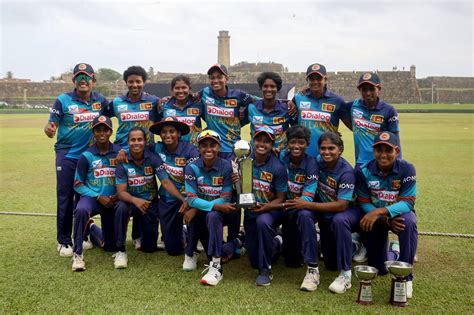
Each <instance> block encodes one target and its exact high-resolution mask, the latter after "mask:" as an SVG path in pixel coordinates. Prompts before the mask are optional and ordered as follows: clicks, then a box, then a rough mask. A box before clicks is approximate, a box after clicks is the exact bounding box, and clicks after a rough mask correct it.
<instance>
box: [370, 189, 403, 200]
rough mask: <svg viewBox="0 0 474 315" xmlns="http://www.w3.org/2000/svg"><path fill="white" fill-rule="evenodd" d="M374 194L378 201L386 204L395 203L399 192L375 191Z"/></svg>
mask: <svg viewBox="0 0 474 315" xmlns="http://www.w3.org/2000/svg"><path fill="white" fill-rule="evenodd" d="M372 194H373V195H375V197H376V198H377V199H378V200H381V201H385V202H395V201H397V198H398V191H386V190H376V191H374V190H373V191H372Z"/></svg>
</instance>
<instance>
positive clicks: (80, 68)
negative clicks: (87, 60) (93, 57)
mask: <svg viewBox="0 0 474 315" xmlns="http://www.w3.org/2000/svg"><path fill="white" fill-rule="evenodd" d="M78 68H79V70H86V68H87V66H86V65H85V64H84V63H81V64H80V65H79V67H78Z"/></svg>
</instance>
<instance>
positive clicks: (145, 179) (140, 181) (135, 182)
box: [128, 176, 153, 187]
mask: <svg viewBox="0 0 474 315" xmlns="http://www.w3.org/2000/svg"><path fill="white" fill-rule="evenodd" d="M152 179H153V176H138V177H133V178H129V179H128V186H130V187H137V186H143V185H146V184H148V183H150V182H151V181H152Z"/></svg>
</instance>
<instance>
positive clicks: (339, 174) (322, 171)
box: [316, 156, 355, 218]
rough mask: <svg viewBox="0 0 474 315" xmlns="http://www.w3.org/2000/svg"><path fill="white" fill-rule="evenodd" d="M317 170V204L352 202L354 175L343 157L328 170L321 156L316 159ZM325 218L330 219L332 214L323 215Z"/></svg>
mask: <svg viewBox="0 0 474 315" xmlns="http://www.w3.org/2000/svg"><path fill="white" fill-rule="evenodd" d="M316 161H317V163H318V168H319V176H318V189H317V190H316V200H317V201H319V202H333V201H337V200H347V201H349V202H351V203H352V201H353V200H354V190H355V174H354V169H353V168H352V166H351V165H350V164H349V162H347V161H346V160H345V159H344V158H343V157H339V158H338V160H337V162H336V165H335V166H334V168H333V169H332V170H328V169H327V167H326V163H325V162H324V161H323V159H322V158H321V156H318V157H317V158H316ZM323 215H324V217H325V218H332V217H333V216H334V215H335V214H334V213H328V212H326V213H324V214H323Z"/></svg>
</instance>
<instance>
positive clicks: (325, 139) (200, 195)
mask: <svg viewBox="0 0 474 315" xmlns="http://www.w3.org/2000/svg"><path fill="white" fill-rule="evenodd" d="M207 74H208V78H209V85H208V86H207V87H205V88H203V89H202V90H200V91H192V86H191V82H190V79H189V77H187V76H186V75H179V76H176V77H175V78H173V80H172V81H171V96H169V97H164V98H162V99H160V98H158V97H157V96H154V95H151V94H148V93H146V92H145V91H144V86H145V84H146V81H147V73H146V71H145V70H144V69H143V68H142V67H140V66H131V67H129V68H128V69H127V70H125V71H124V73H123V80H124V81H125V82H126V85H127V88H128V91H127V93H126V94H124V95H122V96H118V97H116V98H114V99H113V100H112V101H108V100H107V99H106V98H105V97H104V96H103V95H101V94H100V93H97V92H96V91H94V85H95V83H96V75H95V73H94V70H93V68H92V67H91V66H90V65H89V64H86V63H80V64H78V65H76V66H75V68H74V70H73V79H72V80H73V83H74V85H75V88H74V90H72V91H70V92H67V93H64V94H61V95H59V96H58V98H57V99H56V101H55V103H54V106H53V108H52V109H51V114H50V117H49V120H48V122H47V124H46V126H45V128H44V132H45V134H46V135H47V136H48V137H49V138H53V137H54V136H55V135H57V141H56V144H55V152H56V177H57V241H58V246H57V250H58V252H59V255H60V256H62V257H72V270H73V271H82V270H85V269H86V268H85V261H84V255H83V252H84V251H85V250H87V249H90V248H92V247H94V246H95V247H100V248H103V250H105V251H108V252H114V255H113V257H114V267H115V268H117V269H122V268H127V266H128V258H127V251H126V247H127V246H126V236H127V229H128V226H129V221H130V218H133V220H132V223H131V224H130V228H131V230H132V231H131V236H132V239H133V244H134V247H135V249H136V250H141V251H143V252H147V253H152V252H155V251H156V250H158V245H157V244H159V243H160V242H163V243H164V249H165V250H166V252H167V253H168V254H169V255H172V256H180V255H183V254H184V262H183V265H182V269H183V270H184V271H193V270H196V269H197V267H198V266H197V265H198V255H199V254H200V255H201V256H207V258H206V261H208V262H209V264H208V265H206V269H205V270H204V271H203V276H202V278H201V279H200V282H201V283H202V284H205V285H211V286H215V285H217V284H218V283H219V282H220V281H222V280H223V269H224V264H227V263H232V260H234V259H239V258H240V256H241V254H243V253H244V252H245V253H246V256H248V258H249V261H250V265H251V267H252V268H254V269H256V270H258V273H257V277H256V280H255V282H256V285H258V286H268V285H270V284H271V282H272V279H273V274H272V268H271V266H272V263H273V262H274V261H275V259H277V258H278V257H282V259H284V262H285V264H286V265H287V266H291V267H301V266H303V265H305V266H306V274H305V275H303V274H302V278H303V281H302V283H301V286H300V289H301V290H303V291H315V290H316V289H317V287H318V285H320V275H319V268H318V263H319V260H320V259H321V260H323V261H324V264H325V266H326V269H327V270H329V271H336V272H338V274H337V275H336V273H335V280H334V281H333V282H332V283H331V284H329V290H330V291H331V292H334V293H344V292H346V290H348V289H350V288H351V279H352V272H351V268H352V261H353V259H354V260H355V261H357V262H363V261H367V263H366V264H368V265H370V266H372V267H375V268H377V269H378V273H379V275H384V274H386V273H387V270H386V268H385V266H384V262H385V261H387V260H399V261H403V262H407V263H410V264H413V262H414V258H415V254H416V248H417V243H418V232H417V225H416V215H415V210H414V205H415V199H416V172H415V168H414V166H413V165H412V164H410V163H409V162H407V161H405V160H403V159H402V158H401V144H400V137H399V122H398V115H397V112H396V110H395V109H394V107H393V106H391V105H389V104H387V103H385V102H384V101H383V100H381V99H380V97H379V95H380V91H381V88H382V86H381V81H380V78H379V77H378V75H377V73H372V72H367V73H363V74H362V75H361V76H360V78H359V81H358V84H357V86H354V89H358V90H359V91H360V95H361V97H360V98H359V99H356V100H354V101H350V102H345V101H344V100H343V98H342V97H341V96H339V95H337V94H335V93H333V92H331V91H330V90H329V89H328V84H327V83H328V79H327V72H326V68H325V66H324V65H322V64H318V63H314V64H311V65H310V66H309V67H308V69H307V71H306V83H307V85H306V87H304V88H301V89H300V90H299V91H298V92H297V93H296V94H295V96H294V97H293V98H292V99H291V100H280V99H278V97H277V95H278V92H279V91H280V89H281V87H282V78H281V76H280V75H279V74H277V73H274V72H263V73H261V74H260V75H259V76H258V78H257V83H258V85H259V87H260V89H261V91H262V94H261V95H249V94H248V93H246V92H244V91H241V90H237V89H231V88H229V87H228V85H227V82H228V80H229V73H228V70H227V68H226V67H225V66H224V65H221V64H215V65H212V66H211V67H210V68H209V70H208V71H207ZM113 117H115V119H116V123H117V124H118V125H117V126H116V127H117V128H116V130H117V131H116V134H115V141H114V143H112V142H111V141H110V138H111V136H112V133H113V125H112V124H113V123H112V120H111V118H113ZM340 121H342V122H343V123H344V124H345V125H346V126H347V127H348V128H349V129H350V130H352V132H353V137H354V145H355V158H356V160H355V164H354V165H355V167H353V166H352V165H351V164H350V163H349V162H348V161H347V160H345V159H344V158H343V151H344V144H343V141H342V139H341V136H340V133H338V126H339V122H340ZM204 122H205V128H203V127H204V124H203V123H204ZM114 123H115V122H114ZM246 124H249V125H250V133H251V134H250V138H251V141H250V155H249V158H250V159H251V165H252V167H251V171H249V173H251V179H250V180H249V181H248V182H249V183H250V185H251V186H252V188H251V190H252V192H253V194H254V195H255V199H256V204H255V206H253V207H251V208H248V209H245V210H244V211H241V207H240V206H239V205H238V204H237V203H236V200H237V199H238V196H237V193H236V189H235V187H236V184H238V183H239V182H240V181H242V180H244V181H245V178H241V176H239V175H238V174H239V172H238V171H237V167H236V165H237V163H236V156H235V153H234V145H235V143H238V142H239V141H240V140H241V130H242V127H243V126H245V125H246ZM155 137H156V140H161V141H155ZM240 143H242V142H241V141H240ZM242 177H243V176H242ZM157 178H158V180H159V185H158V182H157ZM247 179H249V178H247ZM241 213H242V216H243V218H241ZM97 214H99V215H100V217H101V224H100V227H99V226H98V225H97V224H96V223H95V222H94V220H93V219H92V217H93V216H95V215H97ZM242 221H243V228H242V227H241V222H242ZM225 226H227V233H224V227H225ZM390 230H391V231H392V232H393V233H395V234H396V235H397V236H398V242H393V241H392V242H389V238H388V232H389V231H390ZM159 231H161V236H160V238H159V237H158V236H159ZM72 236H73V237H72ZM198 249H201V250H198ZM406 280H407V281H408V282H407V296H408V298H411V296H412V292H413V282H412V280H413V276H412V275H409V276H408V277H407V279H406Z"/></svg>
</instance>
